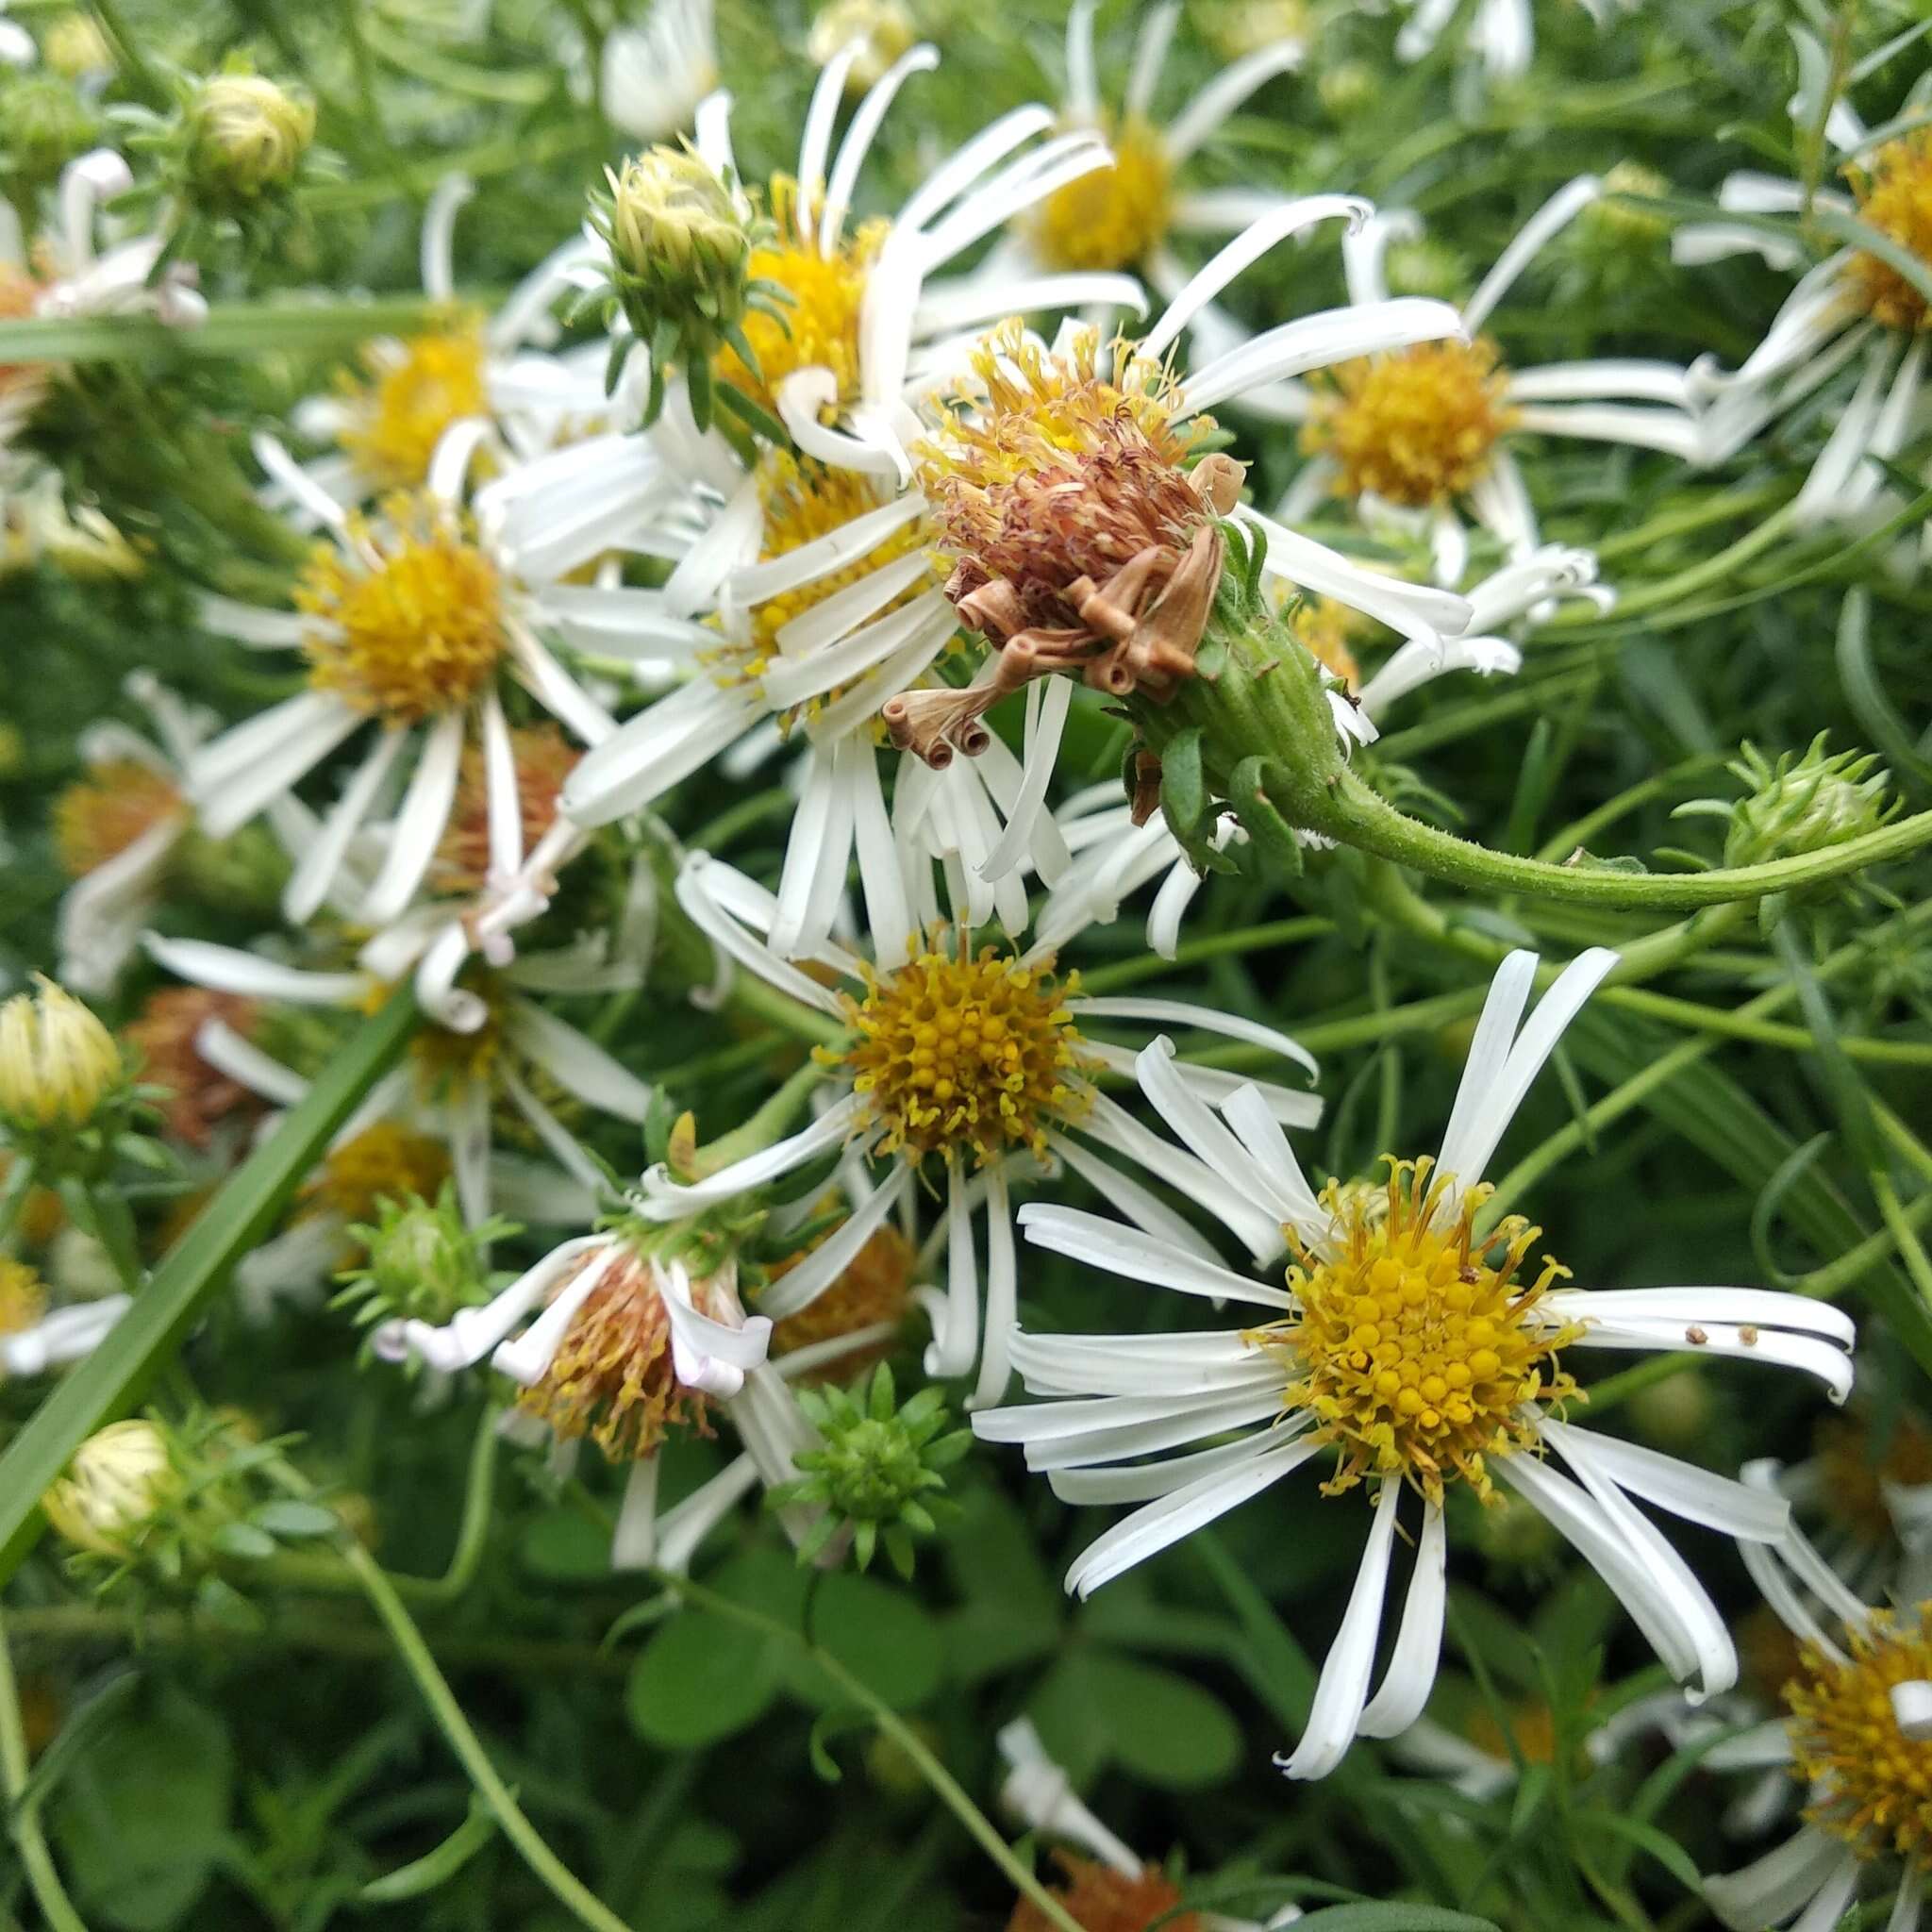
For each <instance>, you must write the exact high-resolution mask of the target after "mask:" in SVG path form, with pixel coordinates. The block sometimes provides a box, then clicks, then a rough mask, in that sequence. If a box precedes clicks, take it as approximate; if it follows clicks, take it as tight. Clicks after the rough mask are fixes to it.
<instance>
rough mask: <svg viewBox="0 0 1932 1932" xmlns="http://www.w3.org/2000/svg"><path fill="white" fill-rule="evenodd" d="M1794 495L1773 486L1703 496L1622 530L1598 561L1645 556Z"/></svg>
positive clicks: (1600, 547)
mask: <svg viewBox="0 0 1932 1932" xmlns="http://www.w3.org/2000/svg"><path fill="white" fill-rule="evenodd" d="M1791 494H1792V491H1791V490H1790V486H1789V485H1786V484H1782V483H1771V484H1766V485H1765V486H1764V487H1763V488H1762V489H1760V490H1731V491H1723V492H1721V493H1719V494H1717V495H1715V496H1705V497H1700V498H1699V499H1698V501H1697V502H1695V503H1692V504H1687V505H1685V506H1684V507H1683V508H1680V509H1674V510H1665V511H1663V512H1662V513H1661V514H1659V515H1657V516H1654V517H1652V518H1651V519H1650V521H1649V522H1648V523H1644V524H1639V525H1637V526H1636V527H1635V528H1634V529H1629V530H1620V531H1619V532H1618V533H1617V534H1616V535H1615V536H1614V537H1608V538H1606V539H1605V540H1604V541H1603V542H1601V543H1599V544H1598V545H1597V546H1596V557H1597V561H1598V562H1599V563H1608V562H1611V561H1613V560H1614V559H1615V558H1619V557H1641V556H1642V555H1643V554H1644V553H1645V552H1646V551H1648V550H1649V549H1650V548H1651V547H1652V546H1653V545H1654V544H1657V543H1660V542H1661V541H1664V539H1665V538H1667V537H1682V536H1688V535H1689V534H1690V532H1691V531H1692V530H1701V529H1704V528H1705V527H1706V526H1707V525H1710V524H1724V523H1728V522H1730V521H1731V519H1732V518H1734V517H1746V516H1750V515H1752V514H1753V513H1754V512H1755V511H1757V510H1760V509H1769V508H1771V507H1772V505H1774V504H1776V503H1782V502H1785V501H1787V500H1789V498H1790V496H1791Z"/></svg>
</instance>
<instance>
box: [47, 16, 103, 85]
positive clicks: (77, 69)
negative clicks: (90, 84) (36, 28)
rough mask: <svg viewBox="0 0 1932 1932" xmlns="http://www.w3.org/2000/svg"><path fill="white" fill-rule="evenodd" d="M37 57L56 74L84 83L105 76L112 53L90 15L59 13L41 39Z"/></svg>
mask: <svg viewBox="0 0 1932 1932" xmlns="http://www.w3.org/2000/svg"><path fill="white" fill-rule="evenodd" d="M41 53H42V56H43V57H44V58H45V59H46V62H47V65H48V66H49V67H51V68H52V69H53V70H54V72H55V73H56V74H63V75H66V76H67V78H68V79H69V80H85V79H87V78H88V76H89V75H95V74H106V73H108V72H109V71H110V70H111V69H112V67H113V65H114V50H113V49H112V48H111V47H109V46H108V37H107V35H106V34H104V33H103V32H102V31H101V24H100V22H99V21H97V20H96V19H95V18H94V17H93V15H92V14H91V13H63V14H62V15H61V16H60V18H59V19H58V20H56V21H53V22H50V23H49V25H48V26H47V28H46V30H45V32H43V33H42V35H41Z"/></svg>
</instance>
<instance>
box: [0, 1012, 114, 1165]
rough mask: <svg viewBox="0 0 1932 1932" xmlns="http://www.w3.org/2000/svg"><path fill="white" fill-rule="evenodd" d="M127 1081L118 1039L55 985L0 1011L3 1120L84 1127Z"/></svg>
mask: <svg viewBox="0 0 1932 1932" xmlns="http://www.w3.org/2000/svg"><path fill="white" fill-rule="evenodd" d="M124 1077H125V1074H124V1069H123V1066H122V1060H121V1049H120V1048H119V1047H118V1046H116V1045H115V1044H114V1036H113V1035H112V1034H111V1033H109V1032H108V1029H107V1028H106V1027H105V1026H104V1025H102V1024H101V1023H100V1021H99V1020H97V1019H96V1018H95V1017H94V1015H93V1014H92V1012H91V1011H90V1010H89V1009H88V1008H86V1007H84V1006H82V1005H81V1003H80V1002H79V1001H78V1000H77V999H75V997H74V995H73V994H72V993H71V992H68V991H66V990H65V989H64V988H62V987H58V986H56V985H55V984H54V982H53V981H52V980H51V979H42V980H41V981H40V990H39V991H38V992H22V993H15V994H14V996H13V997H12V998H11V999H10V1000H8V1002H7V1004H6V1005H5V1006H0V1118H4V1119H6V1120H8V1122H10V1123H11V1124H13V1125H15V1126H17V1127H25V1128H35V1127H79V1126H85V1125H86V1124H87V1123H88V1122H89V1121H91V1120H92V1118H93V1116H94V1114H95V1112H96V1111H97V1110H98V1109H99V1108H100V1105H101V1103H102V1102H103V1101H104V1100H106V1099H107V1098H108V1095H109V1094H110V1093H112V1092H113V1091H114V1090H115V1089H116V1088H118V1087H119V1086H120V1085H121V1084H122V1081H123V1079H124Z"/></svg>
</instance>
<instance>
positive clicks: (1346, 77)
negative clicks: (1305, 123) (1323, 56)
mask: <svg viewBox="0 0 1932 1932" xmlns="http://www.w3.org/2000/svg"><path fill="white" fill-rule="evenodd" d="M1380 86H1381V83H1380V81H1379V80H1378V78H1377V77H1376V74H1375V70H1374V68H1373V67H1371V66H1370V65H1369V64H1368V62H1367V61H1365V60H1338V61H1336V62H1335V64H1334V65H1333V66H1332V67H1324V68H1323V70H1322V73H1321V76H1320V77H1319V78H1318V79H1317V80H1316V82H1315V93H1316V95H1317V97H1318V98H1319V99H1320V101H1321V103H1322V107H1323V109H1324V112H1325V113H1326V114H1327V116H1328V118H1329V119H1330V120H1331V121H1347V120H1351V119H1353V118H1354V117H1355V116H1356V115H1357V114H1359V113H1362V112H1363V111H1364V110H1365V109H1366V108H1369V107H1370V106H1371V105H1372V104H1373V103H1374V100H1375V99H1376V97H1377V94H1378V93H1379V92H1380Z"/></svg>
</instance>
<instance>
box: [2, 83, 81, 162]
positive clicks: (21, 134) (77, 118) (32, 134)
mask: <svg viewBox="0 0 1932 1932" xmlns="http://www.w3.org/2000/svg"><path fill="white" fill-rule="evenodd" d="M98 133H99V124H98V121H97V120H96V117H95V115H94V112H93V110H92V108H90V107H89V106H88V104H87V102H86V101H84V100H83V99H82V98H81V96H80V95H79V93H78V92H76V91H75V86H74V83H73V82H72V81H71V80H65V79H63V78H61V76H60V75H58V74H49V73H46V72H43V71H42V72H34V73H27V74H18V75H12V76H11V77H10V78H8V79H7V80H6V81H5V85H4V89H0V154H5V156H6V157H7V160H8V166H9V167H10V168H11V169H12V171H13V173H14V174H15V175H18V176H19V177H20V178H21V179H22V180H23V181H39V182H51V181H52V180H53V179H54V178H55V176H56V175H58V174H59V172H60V170H61V169H62V168H64V167H65V166H66V165H67V163H68V162H69V161H71V160H72V159H73V158H75V155H77V154H81V153H84V152H85V151H86V150H87V149H88V148H89V147H91V146H92V145H93V142H94V141H95V139H96V137H97V135H98Z"/></svg>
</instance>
